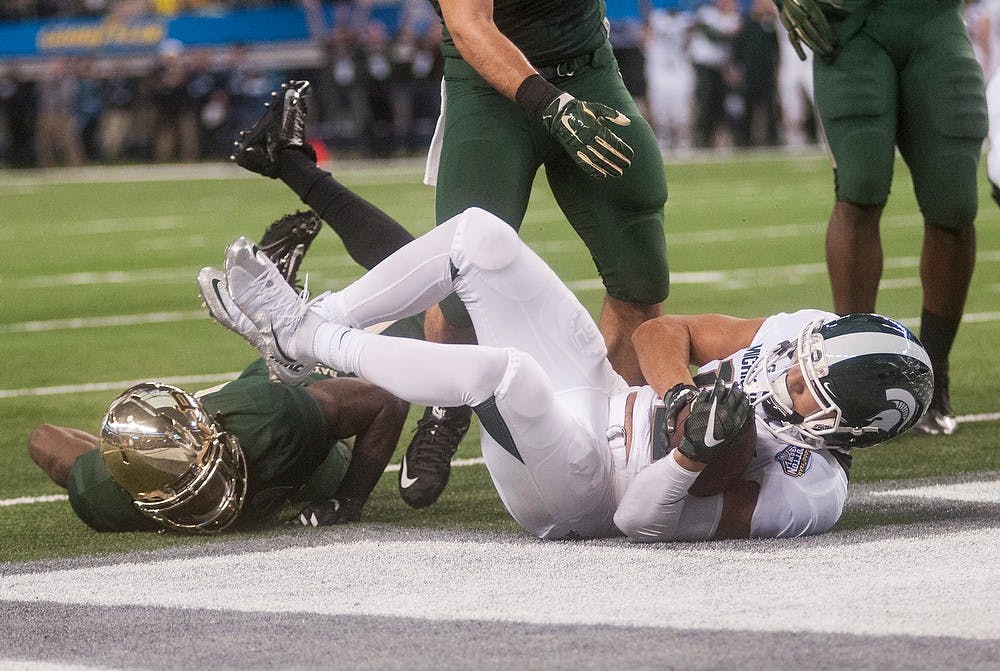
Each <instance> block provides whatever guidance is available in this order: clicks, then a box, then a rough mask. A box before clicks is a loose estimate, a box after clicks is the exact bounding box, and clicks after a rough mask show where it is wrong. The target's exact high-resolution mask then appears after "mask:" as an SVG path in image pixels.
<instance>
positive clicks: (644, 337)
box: [632, 314, 764, 396]
mask: <svg viewBox="0 0 1000 671" xmlns="http://www.w3.org/2000/svg"><path fill="white" fill-rule="evenodd" d="M763 323H764V319H762V318H760V319H741V318H738V317H730V316H728V315H719V314H702V315H664V316H662V317H657V318H656V319H650V320H649V321H647V322H644V323H643V324H641V325H640V326H639V328H637V329H636V331H635V333H634V334H633V336H632V343H633V344H634V345H635V351H636V355H637V356H638V358H639V367H640V368H641V369H642V374H643V375H644V376H645V377H646V381H647V382H648V383H649V385H650V386H651V387H653V389H654V390H655V391H656V392H657V393H658V394H660V395H661V396H662V395H663V394H665V393H666V392H667V390H668V389H670V388H671V387H672V386H674V385H675V384H678V383H683V384H693V380H692V377H691V370H690V368H689V366H692V365H694V366H701V365H703V364H705V363H708V362H709V361H714V360H715V359H722V358H725V357H727V356H729V355H730V354H732V353H733V352H735V351H736V350H738V349H741V348H743V347H746V346H747V345H749V344H750V342H751V340H753V336H754V334H756V333H757V331H758V330H759V329H760V326H761V324H763Z"/></svg>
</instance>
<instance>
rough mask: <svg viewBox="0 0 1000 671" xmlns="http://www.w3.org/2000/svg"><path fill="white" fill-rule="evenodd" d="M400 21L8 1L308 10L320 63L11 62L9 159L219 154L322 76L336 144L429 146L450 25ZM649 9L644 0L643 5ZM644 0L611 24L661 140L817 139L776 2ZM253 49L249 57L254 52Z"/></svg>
mask: <svg viewBox="0 0 1000 671" xmlns="http://www.w3.org/2000/svg"><path fill="white" fill-rule="evenodd" d="M399 1H400V3H401V4H402V5H404V7H403V11H402V13H401V19H400V21H399V22H398V25H397V26H394V29H393V30H390V29H389V28H388V27H387V26H386V25H385V24H384V23H382V22H380V21H378V20H375V19H373V18H372V17H371V15H370V13H369V12H368V11H367V9H368V4H369V3H366V2H363V1H361V2H346V1H342V2H338V3H335V5H336V13H335V19H336V20H335V21H332V22H331V21H324V20H323V18H322V17H321V13H320V12H319V11H318V10H319V6H320V2H319V0H287V1H286V2H281V1H280V0H279V1H271V2H267V1H266V0H256V1H254V0H243V1H239V0H235V1H230V2H211V1H210V0H75V1H74V2H56V1H55V0H7V1H5V2H3V3H0V7H2V10H0V20H2V21H7V22H16V21H24V20H32V19H45V18H51V17H65V16H69V15H72V16H107V15H108V14H109V13H117V14H119V15H122V16H136V15H143V14H150V13H167V14H170V13H178V12H185V11H203V10H206V9H213V8H214V9H232V8H258V7H262V6H273V5H277V6H281V5H286V6H287V5H295V6H304V7H305V10H306V14H307V16H308V17H309V23H310V34H311V35H312V41H313V42H312V44H313V46H314V48H315V49H316V51H317V53H319V54H320V56H319V58H318V59H317V61H318V64H314V65H311V66H309V67H302V68H291V69H289V68H282V69H277V68H272V67H269V64H268V59H267V58H266V56H265V57H263V58H262V57H261V55H260V52H259V50H258V51H257V52H256V53H253V52H254V50H253V45H245V44H236V45H230V46H228V47H224V48H213V49H207V48H190V47H187V46H185V45H184V44H181V43H179V42H176V41H172V40H165V41H164V42H163V43H161V44H160V45H159V48H158V51H157V55H156V57H155V59H153V60H151V61H150V65H149V66H148V67H146V68H145V69H143V70H142V71H139V72H136V71H135V68H134V67H132V68H129V67H127V66H126V61H121V62H119V61H116V60H113V59H106V58H105V59H97V58H87V57H57V58H51V59H49V60H47V61H46V62H45V63H44V67H43V68H42V69H41V70H40V71H39V70H38V69H37V68H36V69H35V70H34V71H33V73H32V75H31V76H26V74H25V72H23V71H22V69H21V68H19V66H18V65H17V64H16V63H5V62H4V61H3V60H0V165H7V166H14V167H33V166H41V167H46V166H53V165H83V164H87V163H119V162H151V161H155V162H168V161H198V160H217V159H220V158H224V157H226V156H228V155H229V149H230V146H231V144H232V141H233V138H234V137H235V136H236V134H237V133H238V132H239V130H241V129H244V128H247V127H249V126H250V125H251V124H252V123H253V121H254V119H256V118H257V117H258V116H259V115H260V113H261V111H262V109H263V107H262V105H263V103H264V102H266V100H267V99H268V95H269V93H270V91H272V90H274V89H276V88H277V87H278V86H279V85H280V83H281V82H282V81H284V80H286V79H289V78H307V79H310V80H311V81H312V82H313V86H314V107H313V111H312V113H311V125H310V129H309V131H310V134H311V135H312V136H313V137H314V138H315V140H316V141H317V143H318V144H320V145H321V146H323V147H326V148H327V149H329V151H331V152H334V153H338V154H340V155H344V154H347V155H352V156H365V157H391V156H413V155H419V154H422V153H423V152H424V151H425V149H426V147H427V146H428V144H429V142H430V139H431V136H432V134H433V130H434V125H435V122H436V119H437V116H438V113H439V111H440V78H441V72H442V66H443V61H442V57H441V55H440V52H439V44H440V39H441V31H440V23H439V20H438V18H437V16H436V15H435V14H434V12H433V10H432V9H431V6H430V4H429V3H428V2H427V1H426V0H399ZM639 4H640V5H642V4H643V3H641V2H640V3H639ZM688 4H691V5H693V6H692V7H691V8H688V9H679V8H672V9H667V8H652V7H649V8H646V9H643V11H641V12H638V14H639V16H638V18H634V19H627V20H618V21H613V22H612V30H611V38H612V44H613V46H614V47H615V50H616V54H617V56H618V60H619V64H620V66H621V71H622V76H623V78H624V79H625V82H626V84H627V86H628V87H629V89H630V90H631V91H632V94H633V96H634V97H635V98H636V100H637V101H638V102H639V104H640V107H641V108H642V109H643V111H644V113H645V115H646V117H647V118H648V119H649V120H650V123H651V124H652V126H653V128H654V130H655V132H656V134H657V137H658V139H659V141H660V144H661V148H662V149H663V150H664V151H671V150H685V149H689V148H693V149H708V148H716V147H755V146H781V145H789V146H800V145H808V144H814V143H816V142H818V141H820V140H821V138H820V137H819V135H818V129H817V127H816V124H815V121H814V114H813V110H812V107H811V102H810V101H811V99H812V88H811V64H810V63H809V62H801V61H800V60H799V59H798V58H797V56H796V55H795V53H794V51H793V50H792V48H791V46H790V45H789V44H788V40H787V38H786V36H785V34H784V31H783V28H782V26H781V24H780V21H779V20H778V17H777V12H776V10H775V7H774V3H773V1H772V0H743V1H742V2H741V1H740V0H706V1H704V2H700V3H699V2H695V3H688ZM252 53H253V57H251V54H252Z"/></svg>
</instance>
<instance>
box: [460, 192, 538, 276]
mask: <svg viewBox="0 0 1000 671" xmlns="http://www.w3.org/2000/svg"><path fill="white" fill-rule="evenodd" d="M461 216H462V223H461V225H460V228H459V234H458V235H457V236H456V238H457V239H458V240H459V244H460V247H461V253H460V254H456V256H459V259H458V263H457V265H459V267H461V266H462V265H463V262H464V263H472V264H474V265H476V266H478V267H480V268H483V269H485V270H498V269H500V268H503V267H505V266H507V265H510V263H511V262H512V261H513V260H514V259H515V258H517V255H518V253H519V251H520V249H521V246H522V245H523V244H524V243H522V242H521V239H520V238H518V236H517V232H516V231H515V230H514V229H513V228H512V227H511V226H510V224H508V223H507V222H505V221H504V220H503V219H501V218H500V217H498V216H496V215H495V214H492V213H490V212H487V211H486V210H483V209H480V208H478V207H470V208H469V209H467V210H466V211H465V212H463V213H462V214H461Z"/></svg>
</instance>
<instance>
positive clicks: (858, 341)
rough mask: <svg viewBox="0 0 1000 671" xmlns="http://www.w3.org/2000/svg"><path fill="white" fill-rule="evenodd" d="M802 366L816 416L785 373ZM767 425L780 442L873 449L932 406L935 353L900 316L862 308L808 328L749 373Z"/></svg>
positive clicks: (748, 383) (813, 323) (807, 445)
mask: <svg viewBox="0 0 1000 671" xmlns="http://www.w3.org/2000/svg"><path fill="white" fill-rule="evenodd" d="M796 365H797V366H798V367H799V368H800V370H801V371H802V375H803V378H804V379H805V380H806V382H807V384H808V387H809V390H810V391H811V392H812V395H813V397H814V398H815V400H816V402H817V403H818V404H819V410H817V411H816V412H814V413H812V414H811V415H809V416H808V417H802V416H801V415H799V414H798V413H796V412H795V411H794V410H793V409H792V408H791V407H790V404H789V402H788V394H787V390H785V389H784V388H782V387H783V385H784V384H785V379H786V378H785V373H787V371H788V370H789V369H790V368H791V367H792V366H796ZM746 386H747V388H749V389H753V390H754V391H755V392H757V397H756V399H755V402H756V403H759V404H761V407H762V408H763V410H764V417H763V418H761V417H760V416H758V423H760V424H762V425H763V426H764V427H765V428H767V429H768V431H770V432H771V433H772V434H774V435H775V436H776V437H777V438H779V439H780V440H783V441H785V442H788V443H791V444H793V445H799V446H801V447H808V448H840V449H850V448H855V447H870V446H872V445H877V444H878V443H881V442H883V441H885V440H888V439H889V438H892V437H893V436H897V435H899V434H901V433H903V432H904V431H906V430H907V429H909V428H910V427H911V426H913V425H914V424H915V423H916V421H917V420H918V419H920V416H921V415H923V414H924V411H926V410H927V407H928V406H929V405H930V400H931V393H932V392H933V389H934V375H933V373H932V372H931V363H930V358H929V357H928V356H927V352H926V350H924V347H923V345H921V344H920V341H919V340H918V339H917V337H916V336H915V335H913V333H911V332H910V330H909V329H907V328H906V327H905V326H903V325H902V324H900V323H899V322H897V321H894V320H892V319H889V318H887V317H882V316H880V315H875V314H867V313H855V314H850V315H847V316H844V317H840V318H838V319H834V320H832V321H830V322H826V323H824V322H823V320H821V319H819V320H816V321H813V322H811V323H809V324H807V325H806V326H805V328H803V329H802V331H801V332H800V333H799V336H798V338H797V340H796V341H795V342H787V343H782V344H781V345H779V346H778V347H776V348H775V349H774V350H772V351H771V352H769V353H766V354H763V355H762V356H761V357H760V358H759V359H758V360H757V361H756V362H755V363H754V365H753V367H752V368H751V370H750V372H749V373H748V374H747V385H746Z"/></svg>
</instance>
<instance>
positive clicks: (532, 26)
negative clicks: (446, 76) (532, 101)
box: [431, 0, 608, 67]
mask: <svg viewBox="0 0 1000 671" xmlns="http://www.w3.org/2000/svg"><path fill="white" fill-rule="evenodd" d="M431 4H433V5H434V10H435V11H436V12H437V13H438V16H441V6H440V4H439V3H438V0H431ZM606 11H607V9H606V6H605V3H604V0H495V2H494V3H493V21H494V23H496V25H497V28H499V29H500V32H501V33H503V34H504V35H505V36H506V37H507V39H509V40H510V41H511V42H513V43H514V45H515V46H517V48H518V49H520V50H521V52H522V53H524V55H525V56H526V57H527V58H528V60H529V61H530V62H531V64H532V65H534V66H535V67H543V66H547V65H555V64H556V63H560V62H562V61H564V60H566V59H567V58H571V57H574V56H580V55H582V54H586V53H590V52H591V51H594V50H595V49H597V48H598V47H599V46H601V45H602V44H604V41H605V39H607V36H608V35H607V26H606V25H605V22H604V15H605V13H606ZM441 53H443V54H444V55H445V56H447V57H450V58H461V55H460V54H459V53H458V49H456V48H455V42H454V41H453V40H452V37H451V34H450V33H449V32H448V27H447V25H446V26H445V27H444V33H443V35H442V40H441Z"/></svg>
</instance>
